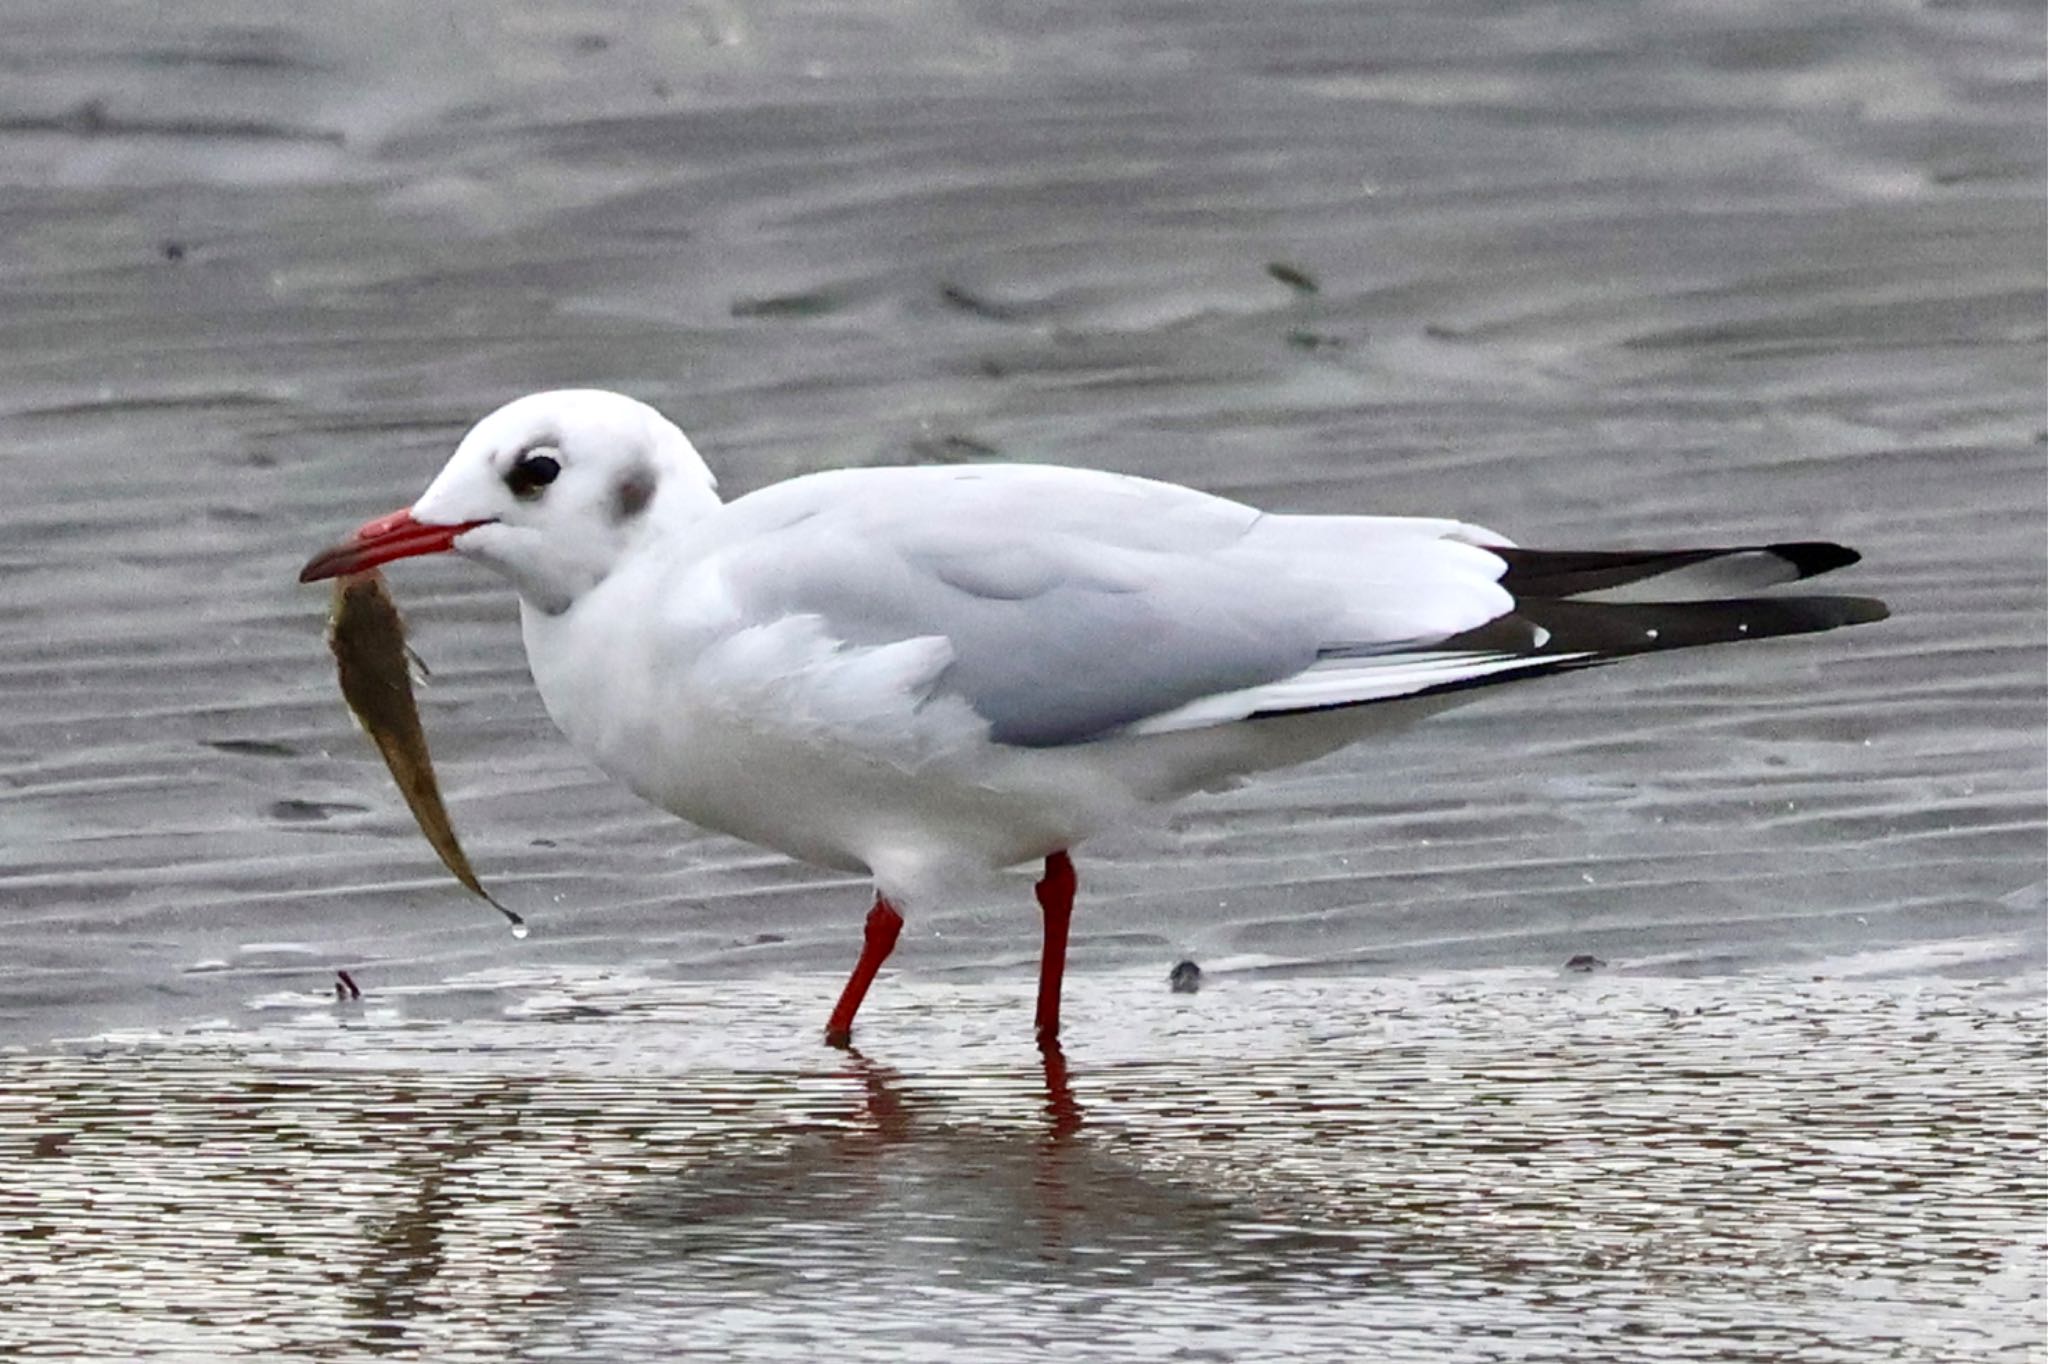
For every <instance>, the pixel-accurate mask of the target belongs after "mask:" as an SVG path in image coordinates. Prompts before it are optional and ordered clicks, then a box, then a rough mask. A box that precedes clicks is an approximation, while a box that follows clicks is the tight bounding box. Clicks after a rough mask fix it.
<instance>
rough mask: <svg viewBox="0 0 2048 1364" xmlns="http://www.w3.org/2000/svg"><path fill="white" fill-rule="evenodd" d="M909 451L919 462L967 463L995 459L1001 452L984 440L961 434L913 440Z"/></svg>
mask: <svg viewBox="0 0 2048 1364" xmlns="http://www.w3.org/2000/svg"><path fill="white" fill-rule="evenodd" d="M910 452H911V454H912V455H913V456H915V457H916V459H917V460H918V462H919V463H921V464H968V463H972V462H973V461H975V460H978V459H995V458H997V457H998V456H1000V455H1001V454H1002V453H1003V452H1002V451H1001V450H999V449H997V448H996V447H995V446H993V445H990V444H989V443H988V442H987V441H985V440H976V439H975V438H974V437H972V436H961V435H951V436H936V437H931V438H928V439H925V440H914V441H912V442H911V443H910Z"/></svg>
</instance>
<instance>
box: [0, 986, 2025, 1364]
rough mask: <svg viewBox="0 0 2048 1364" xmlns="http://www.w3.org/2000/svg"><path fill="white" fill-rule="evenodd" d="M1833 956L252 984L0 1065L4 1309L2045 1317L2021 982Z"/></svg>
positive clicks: (187, 1349) (832, 1330) (1936, 1335)
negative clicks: (880, 976)
mask: <svg viewBox="0 0 2048 1364" xmlns="http://www.w3.org/2000/svg"><path fill="white" fill-rule="evenodd" d="M1836 966H1837V967H1838V968H1839V969H1840V970H1841V971H1842V974H1841V975H1838V976H1832V977H1829V978H1827V979H1811V978H1792V977H1785V976H1774V975H1760V976H1756V977H1752V978H1745V979H1741V980H1714V981H1672V980H1670V979H1668V978H1641V979H1635V978H1616V977H1611V976H1606V975H1602V974H1598V973H1596V974H1593V975H1574V974H1569V973H1564V974H1551V973H1516V972H1507V971H1494V972H1464V973H1456V974H1440V973H1439V974H1430V975H1425V976H1423V977H1421V978H1417V979H1407V980H1360V979H1356V978H1331V977H1316V978H1302V977H1291V978H1285V979H1274V978H1270V977H1262V976H1259V975H1257V974H1256V973H1248V974H1240V973H1228V972H1226V973H1223V974H1222V975H1220V976H1218V975H1217V974H1215V973H1212V974H1211V977H1210V982H1209V984H1208V986H1207V987H1206V988H1205V989H1204V991H1203V992H1202V993H1201V994H1200V995H1198V996H1194V997H1179V996H1173V995H1170V994H1168V993H1167V992H1166V991H1165V990H1164V989H1163V988H1162V984H1161V982H1159V981H1158V980H1156V979H1150V980H1140V979H1136V978H1132V977H1127V976H1122V975H1108V976H1100V975H1098V976H1092V977H1089V978H1086V979H1085V980H1084V981H1083V982H1080V988H1079V989H1077V991H1076V992H1075V999H1074V1011H1075V1016H1076V1025H1077V1030H1078V1031H1083V1032H1085V1033H1087V1035H1088V1036H1089V1037H1090V1048H1089V1056H1088V1058H1087V1059H1085V1060H1084V1059H1082V1058H1081V1057H1080V1056H1079V1055H1078V1054H1077V1055H1076V1056H1075V1057H1073V1058H1072V1059H1071V1060H1070V1061H1067V1062H1062V1063H1057V1064H1054V1065H1051V1066H1048V1065H1043V1064H1041V1063H1039V1062H1037V1061H1036V1060H1035V1059H1034V1058H1032V1057H1031V1056H1030V1055H1029V1053H1028V1052H1027V1050H1026V1049H1025V1048H1024V1047H1022V1046H1020V1045H1017V1044H1016V1043H1015V1041H1014V1038H1015V1028H1014V1027H1013V1026H1012V1024H1013V1023H1014V1021H1015V1018H1016V1017H1017V1016H1019V1015H1020V1014H1021V1011H1022V1009H1023V1008H1024V1007H1025V1001H1024V1000H1023V998H1022V993H1023V992H1022V991H1021V990H1017V989H1014V988H1010V987H997V986H983V987H959V988H954V987H944V986H930V985H924V986H916V987H907V988H903V989H899V990H895V991H893V992H892V994H891V996H890V997H889V998H888V999H887V1001H886V1003H884V1002H883V1001H877V1002H878V1003H879V1004H882V1007H880V1008H878V1009H877V1010H876V1017H875V1019H874V1021H873V1025H872V1028H871V1036H870V1038H869V1040H868V1051H869V1053H870V1054H869V1055H860V1054H841V1053H838V1052H834V1051H831V1050H829V1049H826V1048H823V1047H815V1046H808V1045H806V1046H794V1045H792V1042H791V1040H790V1034H789V1031H788V1030H787V1029H786V1028H784V1027H783V1026H782V1019H783V1017H784V1015H785V1014H786V1013H787V1012H788V1011H789V1010H790V1009H791V1008H792V1007H804V1006H808V1005H810V1004H811V1003H813V1002H815V997H817V996H821V995H822V994H823V993H824V992H826V991H828V990H829V989H830V987H831V984H832V982H830V981H829V980H826V979H823V978H815V979H812V978H788V979H784V978H769V979H766V980H763V981H760V982H757V983H756V984H755V985H753V986H751V987H749V988H748V989H746V990H737V989H734V988H731V987H725V986H721V987H704V986H693V985H677V984H674V983H672V982H663V981H658V980H653V979H648V978H645V977H633V976H627V975H621V974H609V973H604V972H588V973H581V974H577V975H573V976H569V977H565V978H560V979H554V980H540V979H533V978H525V979H516V980H515V979H506V978H481V979H475V980H469V981H464V982H458V983H455V984H453V985H451V986H450V987H448V988H447V989H446V990H443V991H430V992H420V993H403V992H401V993H396V994H394V995H392V996H389V997H385V996H382V995H380V994H377V993H374V992H373V993H372V994H371V995H369V996H368V997H367V998H366V999H365V1000H363V1001H361V1002H360V1003H353V1004H348V1005H328V1004H319V1003H316V1002H314V1001H312V1000H310V999H308V998H304V997H297V998H294V997H288V996H283V995H280V996H277V997H274V998H272V999H270V1000H267V1001H265V1006H264V1008H263V1010H262V1012H261V1015H260V1017H259V1019H258V1020H256V1021H254V1022H252V1023H250V1024H248V1025H246V1026H240V1027H221V1028H218V1029H214V1030H202V1031H198V1032H194V1033H191V1034H188V1035H184V1036H180V1037H155V1038H149V1039H110V1040H108V1041H106V1042H104V1043H102V1044H99V1045H96V1046H93V1047H90V1048H84V1049H74V1050H67V1051H65V1052H63V1053H61V1054H55V1055H43V1056H39V1057H36V1058H33V1059H28V1058H23V1059H18V1060H12V1061H7V1062H0V1080H4V1085H0V1094H4V1097H0V1146H4V1147H5V1148H6V1149H10V1150H12V1151H14V1152H16V1153H17V1157H16V1159H14V1160H11V1161H10V1162H9V1168H10V1173H9V1175H8V1176H7V1177H6V1178H5V1179H4V1180H0V1230H4V1231H5V1232H6V1233H9V1234H6V1235H0V1280H4V1281H5V1282H7V1283H8V1284H9V1286H10V1287H9V1296H10V1299H11V1307H12V1310H11V1311H10V1312H8V1313H6V1314H4V1315H0V1348H7V1347H9V1346H11V1347H13V1348H14V1349H17V1350H19V1351H21V1353H22V1355H23V1357H31V1356H35V1355H38V1354H61V1353H66V1352H74V1353H84V1354H90V1355H93V1356H95V1357H107V1358H112V1357H123V1358H127V1357H137V1356H147V1357H178V1356H185V1357H191V1358H224V1357H230V1356H236V1355H249V1356H261V1357H277V1356H278V1355H280V1354H285V1353H290V1354H294V1355H301V1356H307V1357H322V1358H335V1357H341V1356H352V1355H357V1354H382V1353H399V1352H407V1353H410V1352H415V1351H416V1352H419V1353H422V1354H424V1355H425V1356H427V1357H430V1358H436V1359H472V1358H474V1359H504V1358H521V1359H529V1358H530V1359H541V1358H571V1359H618V1358H654V1357H664V1356H667V1355H669V1354H671V1353H678V1352H679V1353H691V1354H694V1353H696V1352H699V1351H709V1352H712V1353H721V1352H723V1351H727V1350H733V1351H744V1352H746V1354H747V1355H748V1357H751V1358H815V1357H817V1354H818V1352H820V1351H824V1352H829V1353H831V1354H832V1355H833V1356H834V1357H839V1358H854V1359H902V1358H928V1357H929V1358H937V1357H941V1356H954V1357H961V1356H964V1357H967V1358H1004V1357H1014V1356H1015V1354H1016V1352H1018V1351H1022V1350H1027V1349H1034V1348H1047V1347H1056V1348H1057V1349H1058V1350H1059V1352H1060V1353H1061V1354H1062V1355H1063V1356H1077V1357H1082V1358H1106V1359H1107V1358H1115V1359H1130V1358H1154V1357H1157V1358H1204V1359H1249V1358H1336V1357H1340V1356H1348V1357H1352V1358H1356V1357H1358V1351H1360V1350H1369V1351H1372V1352H1374V1353H1375V1354H1377V1355H1379V1356H1380V1357H1398V1358H1416V1357H1428V1358H1433V1359H1455V1360H1491V1359H1502V1358H1510V1357H1511V1358H1516V1359H1559V1360H1562V1359H1581V1358H1586V1357H1589V1356H1591V1357H1605V1358H1614V1357H1623V1356H1625V1357H1628V1358H1636V1359H1672V1360H1737V1359H1759V1358H1769V1359H1775V1360H1788V1361H1791V1360H1799V1361H1808V1360H1811V1361H1820V1360H1842V1361H1875V1360H1922V1359H1925V1360H1934V1359H1943V1360H1946V1359H2013V1360H2020V1359H2025V1358H2030V1357H2037V1356H2035V1355H2032V1354H2030V1349H2031V1347H2033V1346H2035V1345H2038V1344H2039V1342H2040V1340H2041V1338H2042V1332H2043V1330H2044V1329H2048V1319H2044V1317H2043V1315H2042V1312H2041V1303H2040V1300H2039V1298H2038V1296H2035V1295H2034V1290H2035V1289H2036V1288H2038V1271H2039V1262H2038V1259H2037V1258H2036V1257H2037V1254H2038V1250H2039V1231H2040V1227H2039V1217H2038V1211H2039V1208H2040V1205H2041V1201H2042V1199H2043V1197H2044V1195H2048V1178H2044V1176H2043V1174H2042V1171H2041V1166H2040V1161H2039V1124H2038V1118H2039V1101H2038V1080H2039V1075H2040V1070H2041V1063H2042V1061H2043V1059H2044V1055H2048V1051H2044V1046H2048V1027H2044V1023H2048V1019H2044V1014H2043V1010H2042V1007H2041V1004H2040V1001H2039V999H2038V998H2037V997H2035V993H2034V991H2032V990H2031V989H2030V988H2026V987H2016V986H2014V985H2012V984H2010V983H2006V984H1997V983H1987V982H1944V981H1929V980H1927V979H1924V978H1916V977H1912V976H1904V977H1902V976H1900V975H1898V974H1895V971H1896V969H1897V964H1896V963H1893V964H1890V965H1889V966H1887V965H1886V964H1884V963H1876V962H1862V963H1857V962H1848V961H1845V962H1841V963H1836ZM465 991H466V992H468V993H469V994H470V995H472V996H479V995H480V996H486V997H489V998H491V999H492V1000H494V1001H495V1002H496V1003H497V1005H498V1008H497V1009H496V1010H495V1011H485V1012H490V1016H489V1017H483V1016H475V1017H471V1018H468V1019H462V1018H451V1017H449V1016H448V1014H449V1013H451V1012H452V1013H454V1014H478V1013H479V1011H478V1010H477V1008H476V1001H475V999H474V998H471V999H469V1000H463V999H461V998H460V996H461V995H462V994H463V993H464V992H465ZM1005 1038H1007V1039H1010V1040H1009V1041H1002V1040H998V1039H1005ZM890 1055H901V1056H905V1057H914V1058H915V1061H914V1063H905V1064H903V1065H901V1066H898V1065H896V1064H893V1063H891V1062H888V1061H884V1060H882V1059H880V1058H881V1057H884V1056H890Z"/></svg>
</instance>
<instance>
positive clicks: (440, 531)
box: [299, 510, 490, 583]
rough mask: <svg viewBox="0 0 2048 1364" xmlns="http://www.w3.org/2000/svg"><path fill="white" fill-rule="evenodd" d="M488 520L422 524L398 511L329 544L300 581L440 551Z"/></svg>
mask: <svg viewBox="0 0 2048 1364" xmlns="http://www.w3.org/2000/svg"><path fill="white" fill-rule="evenodd" d="M489 524H490V523H489V522H488V521H465V522H463V523H462V524H461V525H459V526H423V525H421V524H420V523H419V522H417V521H415V520H413V519H412V512H411V511H410V510H407V511H395V512H393V513H391V515H389V516H380V517H378V518H377V519H376V520H375V521H370V522H367V523H365V524H364V525H362V526H360V527H358V528H357V530H356V533H355V534H353V535H351V536H349V537H348V539H346V540H343V541H342V542H341V543H340V544H338V545H330V546H328V547H327V548H326V549H323V550H321V551H320V552H319V553H318V554H315V555H314V556H313V557H312V558H310V559H308V560H306V566H305V567H304V568H302V569H300V570H299V581H300V582H302V583H317V582H319V581H320V580H321V579H322V578H338V577H340V576H341V575H342V574H344V573H361V572H363V571H364V570H365V569H371V568H375V567H376V566H377V565H378V564H388V563H390V562H391V561H392V560H393V559H410V558H412V557H413V556H414V555H415V554H439V553H441V552H442V551H444V550H446V549H448V548H450V547H451V546H453V545H454V543H455V537H456V536H458V535H460V534H462V533H463V532H464V531H467V530H475V529H476V528H477V527H478V526H484V525H489Z"/></svg>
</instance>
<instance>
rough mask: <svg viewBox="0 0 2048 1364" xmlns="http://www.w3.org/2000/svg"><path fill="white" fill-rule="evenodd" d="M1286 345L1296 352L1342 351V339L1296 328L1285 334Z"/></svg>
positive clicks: (1303, 328) (1304, 328)
mask: <svg viewBox="0 0 2048 1364" xmlns="http://www.w3.org/2000/svg"><path fill="white" fill-rule="evenodd" d="M1287 344H1288V345H1290V346H1292V347H1294V348H1295V349H1296V350H1343V349H1344V338H1343V337H1341V336H1330V335H1328V334H1326V333H1324V332H1312V331H1310V330H1308V329H1307V328H1306V327H1297V328H1295V329H1294V330H1293V331H1291V332H1289V333H1287Z"/></svg>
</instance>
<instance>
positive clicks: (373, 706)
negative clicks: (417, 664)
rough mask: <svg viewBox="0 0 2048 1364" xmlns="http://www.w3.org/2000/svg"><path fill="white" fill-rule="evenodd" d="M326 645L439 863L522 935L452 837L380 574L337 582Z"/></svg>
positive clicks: (400, 625)
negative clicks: (477, 876) (484, 886)
mask: <svg viewBox="0 0 2048 1364" xmlns="http://www.w3.org/2000/svg"><path fill="white" fill-rule="evenodd" d="M327 647H328V648H329V649H332V650H333V651H334V663H335V671H336V672H337V673H338V674H339V675H340V678H341V695H342V698H343V699H344V700H346V701H347V702H348V708H349V709H350V710H351V711H353V712H355V717H356V719H358V720H360V721H361V722H362V725H363V729H364V730H365V731H366V732H367V733H368V734H369V736H370V737H371V738H372V739H374V740H375V741H376V744H377V751H378V752H380V753H382V754H383V755H384V765H385V766H386V767H388V768H390V769H391V779H392V780H393V781H395V782H397V783H398V790H399V793H400V794H401V795H403V796H404V797H405V803H406V804H407V805H408V806H409V807H411V809H412V817H413V818H414V819H415V820H417V821H419V826H420V832H421V833H423V834H425V835H426V836H427V842H429V843H431V844H433V846H434V851H435V852H436V853H438V854H440V857H441V862H442V865H444V866H446V867H447V868H448V870H449V871H451V872H453V873H454V874H455V879H456V880H458V881H460V882H461V883H462V884H463V885H464V886H466V887H468V888H469V889H470V890H471V891H473V892H474V893H475V894H477V895H480V896H482V897H483V899H484V900H485V901H486V902H487V903H488V904H489V905H490V906H491V907H492V908H493V909H495V910H497V911H498V912H499V913H500V914H502V915H504V916H505V917H506V918H508V919H510V920H511V921H512V925H513V929H514V931H515V932H521V933H523V931H524V926H525V920H523V919H521V918H520V917H519V916H518V915H517V914H514V913H513V912H512V911H511V910H509V909H507V908H505V906H503V905H501V904H499V903H498V902H497V901H496V900H493V899H492V898H491V894H490V892H489V891H487V890H485V889H484V888H483V883H482V882H480V881H478V880H477V879H476V872H475V871H474V870H473V869H472V868H471V867H470V865H469V858H468V857H467V856H466V855H465V854H464V853H463V851H462V844H460V843H459V842H457V841H456V839H455V826H454V825H452V824H450V823H449V822H448V809H447V807H446V806H445V805H443V804H442V803H441V788H440V786H439V784H438V783H436V782H435V780H434V761H433V759H432V758H430V757H428V756H427V734H426V731H425V730H424V729H422V728H421V727H420V712H419V707H418V706H416V705H415V704H414V703H413V696H412V673H411V672H410V670H409V669H408V668H407V666H406V656H407V652H408V651H407V649H406V647H405V622H404V621H403V620H401V619H400V618H399V615H398V605H397V603H396V602H394V601H392V600H391V593H390V592H389V591H387V590H386V589H385V587H384V575H383V574H381V573H379V572H377V571H376V570H375V569H372V570H370V571H369V572H366V573H348V574H344V575H342V576H340V577H338V578H336V579H335V580H334V606H333V609H332V610H331V611H330V612H329V614H328V618H327Z"/></svg>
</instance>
